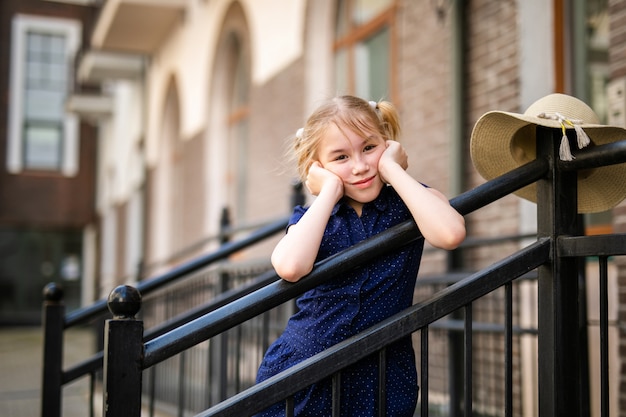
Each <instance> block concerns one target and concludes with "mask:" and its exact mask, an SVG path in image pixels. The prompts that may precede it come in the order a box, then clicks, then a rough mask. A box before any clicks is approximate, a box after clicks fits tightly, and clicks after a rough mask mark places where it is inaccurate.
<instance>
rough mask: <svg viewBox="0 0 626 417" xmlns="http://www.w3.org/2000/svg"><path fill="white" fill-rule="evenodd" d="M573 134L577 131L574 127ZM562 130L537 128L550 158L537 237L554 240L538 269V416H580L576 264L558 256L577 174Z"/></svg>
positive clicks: (571, 231) (569, 229)
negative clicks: (564, 149) (564, 165)
mask: <svg viewBox="0 0 626 417" xmlns="http://www.w3.org/2000/svg"><path fill="white" fill-rule="evenodd" d="M572 132H573V129H572ZM561 136H562V133H561V131H560V129H547V128H542V127H537V157H538V158H549V159H550V161H551V164H550V172H549V173H548V176H547V177H546V178H544V179H541V180H539V181H538V182H537V235H538V237H549V238H550V239H551V245H552V248H551V253H552V256H551V262H549V263H547V264H545V265H542V266H540V267H539V268H538V288H539V291H538V302H539V305H538V332H539V338H538V348H539V352H538V353H539V355H538V360H539V375H538V376H539V381H538V383H539V416H540V417H559V416H568V417H569V416H577V415H578V411H579V403H578V402H577V401H572V399H573V398H577V396H578V394H579V382H580V372H579V366H580V360H579V357H580V351H579V342H580V340H579V334H578V319H579V314H578V310H579V305H578V301H579V300H578V297H579V294H578V285H579V283H578V265H577V263H576V262H572V261H571V259H567V258H564V257H560V256H559V251H558V238H559V237H560V236H574V235H576V233H577V231H578V204H577V195H578V193H577V173H576V171H563V170H560V169H559V163H560V161H559V156H558V155H559V149H558V148H559V144H560V142H561Z"/></svg>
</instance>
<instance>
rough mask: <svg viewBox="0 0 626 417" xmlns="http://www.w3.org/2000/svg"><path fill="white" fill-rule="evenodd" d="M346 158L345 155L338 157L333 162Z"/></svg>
mask: <svg viewBox="0 0 626 417" xmlns="http://www.w3.org/2000/svg"><path fill="white" fill-rule="evenodd" d="M346 158H347V156H346V155H339V156H338V157H336V158H335V161H342V160H344V159H346Z"/></svg>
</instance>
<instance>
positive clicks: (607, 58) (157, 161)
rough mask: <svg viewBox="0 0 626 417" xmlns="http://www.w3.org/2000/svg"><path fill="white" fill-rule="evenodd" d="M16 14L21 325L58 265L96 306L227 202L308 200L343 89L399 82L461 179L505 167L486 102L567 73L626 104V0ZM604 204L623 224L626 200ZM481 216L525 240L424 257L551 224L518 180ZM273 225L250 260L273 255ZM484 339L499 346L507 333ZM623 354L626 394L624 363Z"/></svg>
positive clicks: (13, 100) (225, 211) (413, 160)
mask: <svg viewBox="0 0 626 417" xmlns="http://www.w3.org/2000/svg"><path fill="white" fill-rule="evenodd" d="M0 13H1V14H0V22H1V26H0V27H1V29H0V31H1V32H0V33H1V35H0V45H1V49H0V54H1V61H0V62H1V63H0V81H1V86H0V91H1V92H2V95H1V97H2V112H0V133H1V135H0V161H2V163H3V165H2V166H3V167H4V168H3V169H1V170H0V322H2V323H7V324H16V323H37V322H38V320H39V315H40V306H41V289H42V288H43V286H44V285H45V284H46V283H47V282H50V281H57V282H60V283H62V284H63V286H64V288H65V291H66V302H67V304H68V306H69V307H70V308H75V307H77V306H80V305H86V304H89V303H90V302H92V301H93V300H96V299H99V298H102V297H106V296H107V295H108V293H109V291H110V290H111V289H113V288H114V287H115V286H116V285H119V284H122V283H133V282H136V281H138V280H141V279H145V278H147V277H150V276H154V275H156V274H158V273H160V272H163V271H166V270H168V269H169V268H172V267H174V266H175V265H177V264H179V263H181V262H185V261H187V260H189V259H192V258H193V257H194V256H197V255H199V254H203V253H207V252H208V251H210V250H211V249H214V248H216V247H217V246H218V245H219V244H220V242H222V241H223V238H224V235H223V231H224V228H223V225H224V223H225V222H226V220H228V221H227V224H229V225H230V228H229V229H228V230H229V231H230V233H229V236H230V237H231V238H233V237H236V234H237V233H239V232H243V231H245V230H250V229H253V228H255V227H258V226H259V225H262V224H264V223H266V222H268V221H272V220H274V219H277V218H280V217H283V216H286V215H288V214H289V213H290V212H291V208H292V201H293V196H292V193H293V184H294V180H295V172H294V170H293V167H291V164H290V163H289V161H287V160H286V159H285V157H284V151H285V149H286V145H287V143H288V141H289V140H290V139H291V138H292V137H293V136H294V134H295V132H296V130H297V129H298V128H299V127H301V126H302V125H303V123H304V121H305V119H306V117H307V116H308V114H309V113H310V112H311V111H312V110H313V109H314V108H315V107H316V106H317V104H318V103H319V102H320V101H321V100H322V99H324V98H327V97H330V96H333V95H336V94H342V93H350V94H355V95H358V96H361V97H363V98H366V99H368V100H369V99H372V100H378V99H383V98H384V99H388V100H391V101H392V102H394V103H395V104H396V105H397V107H398V109H399V111H400V114H401V118H402V126H403V139H402V141H403V144H404V146H405V147H406V148H407V150H408V153H409V158H410V159H409V168H408V171H409V172H410V173H411V174H412V175H413V176H415V177H416V178H418V179H419V180H420V181H422V182H424V183H426V184H429V185H430V186H433V187H435V188H437V189H439V190H441V191H442V192H443V193H444V194H446V195H447V196H448V197H450V198H451V197H454V196H456V195H458V194H460V193H461V192H463V191H465V190H468V189H471V188H473V187H475V186H476V185H478V184H481V183H482V182H483V181H484V180H483V179H482V178H481V177H480V176H479V175H478V174H477V173H476V172H475V170H474V169H473V166H472V164H471V160H470V158H469V152H468V150H467V149H468V144H469V138H470V133H471V130H472V126H473V124H474V123H475V121H476V120H477V119H478V118H479V117H480V116H481V115H482V114H484V113H485V112H487V111H490V110H505V111H513V112H520V113H522V112H524V110H525V109H526V108H527V107H528V106H529V105H530V104H531V103H532V102H534V101H535V100H537V99H538V98H540V97H542V96H544V95H547V94H549V93H552V92H564V93H567V94H571V95H574V96H577V97H579V98H581V99H582V100H584V101H585V102H587V103H588V104H589V105H590V106H591V107H592V108H593V109H594V110H595V111H596V113H598V114H599V115H600V117H601V118H602V120H603V122H604V123H608V124H617V125H621V126H624V125H625V124H626V115H625V113H626V96H625V90H626V0H571V1H567V0H549V1H545V0H472V1H463V0H428V1H427V0H421V1H413V0H315V1H313V0H309V1H307V0H3V1H2V2H1V5H0ZM585 225H586V233H589V234H594V233H606V232H609V231H615V232H618V231H624V230H625V229H626V208H625V206H624V205H621V206H620V207H618V208H616V209H614V210H611V211H609V212H605V213H600V214H594V215H588V216H586V217H585ZM467 227H468V233H469V239H470V240H476V241H478V240H484V241H488V240H490V239H492V240H493V239H499V240H500V241H501V240H502V239H503V238H507V237H510V238H511V239H510V240H508V241H506V242H505V243H499V244H498V245H497V246H496V245H483V246H479V247H475V248H469V249H465V250H463V251H456V252H454V253H444V252H440V251H434V250H433V251H428V252H427V253H426V256H425V259H424V262H423V264H422V265H423V266H422V270H421V272H420V273H421V274H422V275H429V274H433V273H436V272H440V271H455V270H458V271H470V270H477V269H479V268H482V267H484V266H486V265H489V264H490V263H492V262H493V261H494V260H496V259H501V258H502V257H503V256H504V255H506V254H507V253H508V252H511V253H512V252H513V251H515V250H516V249H518V248H519V247H520V246H521V245H523V244H524V241H523V237H524V236H532V235H533V233H534V232H535V230H536V222H535V206H534V205H533V204H531V203H528V202H526V201H524V200H521V199H519V198H517V197H514V196H509V197H507V198H505V199H503V200H501V201H499V202H498V203H494V204H493V205H492V206H490V207H487V208H485V209H483V210H481V211H480V213H477V214H472V215H469V216H467ZM272 246H273V243H272V242H268V243H266V244H264V245H261V246H259V247H255V249H254V250H250V251H246V252H245V253H241V254H238V255H237V256H236V257H235V259H233V260H232V261H233V262H239V263H240V264H243V265H246V268H252V269H254V270H256V269H263V268H268V267H269V266H268V258H269V253H270V251H271V248H272ZM610 274H611V285H612V286H613V289H614V290H615V291H612V295H613V296H614V299H613V300H612V304H611V305H612V308H611V314H612V318H613V322H614V323H615V326H613V327H612V332H613V333H612V339H611V340H612V341H613V348H612V350H611V352H612V354H613V355H614V356H615V357H616V358H617V360H618V361H619V360H620V354H619V352H620V351H624V349H621V350H620V347H621V346H622V345H623V344H625V343H626V337H625V335H624V334H623V330H621V327H620V323H623V322H624V319H626V312H625V311H623V307H620V304H619V302H618V301H619V299H618V296H619V294H620V293H621V292H623V291H624V288H625V287H626V283H624V284H622V282H624V281H625V280H626V269H625V268H624V265H623V264H620V263H619V261H618V260H615V262H612V263H611V270H610ZM589 281H590V285H589V292H590V293H593V291H594V285H593V282H594V279H593V277H590V279H589ZM620 290H621V291H620ZM420 291H422V290H418V291H416V300H419V297H420V296H422V293H421V292H420ZM534 291H535V288H534V284H532V283H523V284H520V291H519V293H518V294H519V295H518V304H517V305H518V309H517V311H516V322H517V323H518V324H519V326H522V327H524V326H525V327H532V326H533V323H534V322H535V321H536V306H535V305H533V304H532V302H531V300H534V299H535V297H533V296H532V294H533V292H534ZM590 299H591V298H590ZM487 304H489V305H483V306H480V307H479V308H478V309H477V311H476V312H475V317H476V319H477V320H482V321H485V322H488V321H490V318H493V317H498V315H501V311H500V309H501V308H502V303H500V302H499V300H498V298H497V296H494V299H493V300H492V302H491V303H487ZM589 323H590V333H589V334H590V340H591V341H593V337H594V335H595V333H594V332H595V330H594V328H593V326H594V323H595V318H593V317H590V318H589ZM476 343H477V344H482V345H481V346H482V347H484V351H485V352H488V351H489V350H490V349H498V347H497V338H495V337H494V338H484V339H480V338H477V339H476ZM593 347H594V346H593V342H591V343H590V347H589V348H590V355H592V356H593V355H595V354H596V352H594V350H593ZM517 349H518V362H517V363H516V370H517V374H516V378H517V379H518V382H519V383H520V393H518V398H519V399H518V400H517V401H518V402H517V403H516V404H517V406H516V410H517V413H518V414H519V415H528V416H530V415H533V411H534V407H535V405H536V398H534V397H533V396H532V394H526V392H528V393H530V392H533V390H530V389H529V390H525V389H524V386H525V385H530V386H533V384H535V383H536V379H535V378H536V369H534V368H533V365H532V364H533V363H535V364H536V360H533V357H534V356H533V355H536V346H534V341H533V338H532V337H530V336H529V337H524V336H521V337H520V338H519V340H518V345H517ZM433 350H434V349H433ZM477 351H478V352H480V351H481V349H477ZM525 364H530V365H525ZM498 367H499V365H498V364H497V363H492V362H490V359H489V357H488V355H485V358H484V361H483V365H482V366H481V368H480V369H481V372H482V373H483V374H484V375H485V376H484V380H483V382H484V383H480V384H479V385H478V387H477V388H475V395H477V396H481V395H485V396H488V395H491V396H493V395H492V394H493V392H498V390H499V389H500V387H501V384H500V383H499V382H498V381H499V379H498V378H499V377H498V378H494V377H493V375H492V374H494V373H496V374H497V373H498ZM591 372H592V373H593V370H592V371H591ZM612 372H613V375H612V387H615V390H616V395H614V396H613V398H615V401H614V403H615V405H614V407H618V395H617V390H619V392H626V387H624V388H622V386H624V382H625V381H623V379H624V377H625V375H622V371H621V369H620V367H618V366H616V367H614V368H612ZM435 374H436V373H435V372H432V371H431V378H432V379H433V380H434V381H433V382H432V384H433V386H435V385H436V383H437V381H436V377H435V376H434V375H435ZM442 378H444V379H445V377H442ZM431 398H432V397H431ZM496 398H498V397H497V396H496ZM502 401H503V400H502ZM490 407H491V405H489V404H488V403H485V405H484V407H483V409H482V410H481V412H483V413H484V414H485V415H489V410H490ZM493 407H494V408H495V407H497V404H493ZM616 409H617V408H616Z"/></svg>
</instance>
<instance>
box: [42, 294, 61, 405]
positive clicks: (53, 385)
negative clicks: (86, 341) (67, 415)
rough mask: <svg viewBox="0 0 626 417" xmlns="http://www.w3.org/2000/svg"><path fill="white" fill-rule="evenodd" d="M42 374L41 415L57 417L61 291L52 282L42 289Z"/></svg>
mask: <svg viewBox="0 0 626 417" xmlns="http://www.w3.org/2000/svg"><path fill="white" fill-rule="evenodd" d="M43 295H44V302H43V313H42V314H43V317H42V322H43V375H42V386H41V416H42V417H60V416H61V403H62V392H61V386H62V383H61V377H62V374H63V325H64V322H65V305H64V304H63V289H62V288H61V287H60V286H58V285H56V284H55V283H54V282H51V283H50V284H48V285H46V286H45V287H44V290H43Z"/></svg>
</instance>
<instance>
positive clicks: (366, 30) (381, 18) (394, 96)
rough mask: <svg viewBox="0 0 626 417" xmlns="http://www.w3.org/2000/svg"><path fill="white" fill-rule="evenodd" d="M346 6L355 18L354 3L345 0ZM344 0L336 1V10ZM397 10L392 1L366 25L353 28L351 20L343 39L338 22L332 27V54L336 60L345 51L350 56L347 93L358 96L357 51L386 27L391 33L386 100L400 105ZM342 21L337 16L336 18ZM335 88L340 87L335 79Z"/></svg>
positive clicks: (347, 72) (395, 2)
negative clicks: (397, 75)
mask: <svg viewBox="0 0 626 417" xmlns="http://www.w3.org/2000/svg"><path fill="white" fill-rule="evenodd" d="M345 1H346V7H347V12H346V15H347V16H352V15H353V8H354V7H356V6H355V1H354V0H345ZM340 3H341V0H337V3H336V5H335V7H336V10H338V9H339V7H340ZM396 9H397V1H396V0H391V1H390V2H389V6H388V7H387V8H385V9H383V10H382V11H381V12H380V13H378V14H377V15H375V16H374V17H372V18H371V19H369V20H368V21H366V22H364V23H363V24H360V25H353V22H352V21H350V22H349V25H350V27H348V28H347V30H346V33H345V34H344V35H342V36H339V34H338V33H337V22H336V21H335V24H334V26H333V28H334V35H333V45H332V51H333V56H334V61H336V60H337V56H338V55H339V54H340V53H341V52H345V53H346V55H347V69H346V73H345V74H344V76H346V81H347V90H348V91H346V92H345V93H348V94H357V92H356V88H357V86H356V81H357V78H358V77H357V74H356V58H355V54H356V48H357V47H358V45H359V44H361V43H363V42H366V41H367V40H369V39H371V38H372V36H373V35H376V34H377V33H378V32H379V31H381V30H382V29H383V28H385V27H386V28H387V29H388V30H389V49H388V50H389V74H388V77H389V79H388V83H389V84H388V85H389V91H388V97H386V98H387V99H389V100H391V101H393V102H397V101H398V93H397V91H398V90H397V77H396V76H395V74H396V72H397V68H396V62H397V41H396V39H397V36H396V30H397V28H396V24H395V23H396V22H395V20H396V19H395V16H396ZM335 18H336V19H338V18H339V16H338V15H336V17H335ZM334 77H335V78H336V77H337V71H336V70H335V71H334ZM335 86H337V82H336V80H335ZM369 98H371V99H376V100H378V99H381V98H383V97H369Z"/></svg>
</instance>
